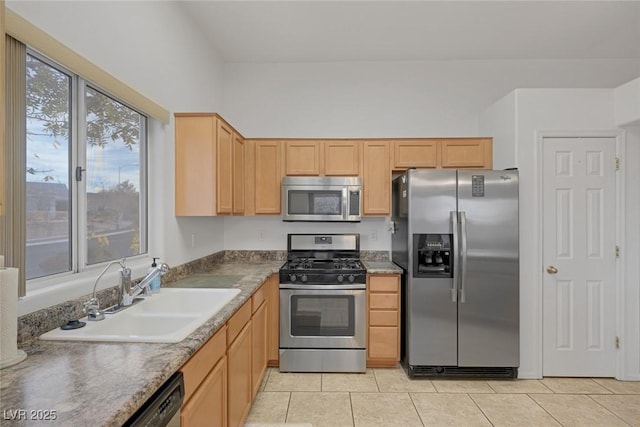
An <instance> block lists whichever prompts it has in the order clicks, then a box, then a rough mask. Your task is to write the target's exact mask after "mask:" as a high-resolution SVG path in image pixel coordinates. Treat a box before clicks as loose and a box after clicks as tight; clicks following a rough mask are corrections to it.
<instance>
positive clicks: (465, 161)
mask: <svg viewBox="0 0 640 427" xmlns="http://www.w3.org/2000/svg"><path fill="white" fill-rule="evenodd" d="M441 152H442V154H441V156H442V161H441V164H442V167H443V168H478V169H491V168H492V167H493V162H492V157H493V151H492V140H491V139H490V138H463V139H443V140H442V141H441Z"/></svg>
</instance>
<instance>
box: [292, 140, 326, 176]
mask: <svg viewBox="0 0 640 427" xmlns="http://www.w3.org/2000/svg"><path fill="white" fill-rule="evenodd" d="M320 144H322V143H321V142H320V141H315V140H300V141H285V143H284V147H285V153H284V157H285V173H286V174H287V175H302V176H303V175H311V176H316V175H320V168H321V166H320V163H321V161H322V160H321V158H320V157H321V151H320Z"/></svg>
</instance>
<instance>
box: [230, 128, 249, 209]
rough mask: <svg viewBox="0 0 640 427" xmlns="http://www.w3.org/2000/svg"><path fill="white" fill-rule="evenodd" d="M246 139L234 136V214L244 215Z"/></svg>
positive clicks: (238, 135)
mask: <svg viewBox="0 0 640 427" xmlns="http://www.w3.org/2000/svg"><path fill="white" fill-rule="evenodd" d="M245 153H246V147H245V142H244V138H242V136H241V135H240V134H238V133H236V132H234V134H233V214H234V215H242V214H244V209H245V162H246V158H245V157H246V154H245Z"/></svg>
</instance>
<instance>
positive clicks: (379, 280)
mask: <svg viewBox="0 0 640 427" xmlns="http://www.w3.org/2000/svg"><path fill="white" fill-rule="evenodd" d="M399 278H400V277H399V276H398V275H393V276H376V275H371V276H369V292H398V291H399V289H400V280H399Z"/></svg>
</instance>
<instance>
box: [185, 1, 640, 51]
mask: <svg viewBox="0 0 640 427" xmlns="http://www.w3.org/2000/svg"><path fill="white" fill-rule="evenodd" d="M183 4H184V8H185V9H186V11H187V13H188V14H189V15H191V16H192V18H193V20H194V22H195V23H196V25H198V26H199V27H200V29H201V30H202V32H203V34H204V35H205V37H206V38H207V39H208V40H209V41H210V42H211V43H212V45H213V46H215V48H216V49H217V51H218V52H219V53H220V54H221V55H222V58H223V60H224V61H226V62H333V61H417V60H476V59H635V60H637V59H640V1H626V2H619V1H586V2H581V1H557V0H556V1H502V2H499V1H304V0H297V1H269V0H262V1H183Z"/></svg>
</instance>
